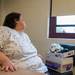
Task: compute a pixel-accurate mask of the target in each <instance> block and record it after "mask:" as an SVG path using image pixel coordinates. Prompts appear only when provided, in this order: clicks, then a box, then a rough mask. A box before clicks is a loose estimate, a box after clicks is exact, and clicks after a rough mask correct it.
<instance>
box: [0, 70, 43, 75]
mask: <svg viewBox="0 0 75 75" xmlns="http://www.w3.org/2000/svg"><path fill="white" fill-rule="evenodd" d="M0 75H44V74H41V73H37V72H32V71H28V70H24V69H18V70H17V71H15V72H4V71H0Z"/></svg>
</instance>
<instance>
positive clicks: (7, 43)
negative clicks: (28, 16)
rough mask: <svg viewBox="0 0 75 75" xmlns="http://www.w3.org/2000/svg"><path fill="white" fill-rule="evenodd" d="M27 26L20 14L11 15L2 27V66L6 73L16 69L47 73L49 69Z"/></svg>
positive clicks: (0, 38)
mask: <svg viewBox="0 0 75 75" xmlns="http://www.w3.org/2000/svg"><path fill="white" fill-rule="evenodd" d="M25 27H26V24H25V22H24V20H23V17H22V15H21V14H20V13H17V12H12V13H9V14H8V15H7V16H6V18H5V21H4V24H3V26H1V27H0V64H1V69H2V70H4V71H9V70H10V71H15V70H16V67H19V68H23V69H28V70H32V71H37V72H40V73H47V71H48V69H47V67H46V66H45V64H44V63H43V62H42V60H41V58H40V57H39V56H38V54H37V49H36V48H35V47H34V45H33V44H32V42H31V40H30V39H29V37H28V35H27V34H26V33H24V28H25Z"/></svg>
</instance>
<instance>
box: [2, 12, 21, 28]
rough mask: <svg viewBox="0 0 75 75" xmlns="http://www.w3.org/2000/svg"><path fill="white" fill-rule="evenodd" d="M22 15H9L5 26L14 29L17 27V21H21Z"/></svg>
mask: <svg viewBox="0 0 75 75" xmlns="http://www.w3.org/2000/svg"><path fill="white" fill-rule="evenodd" d="M20 16H21V14H20V13H17V12H12V13H9V14H8V15H7V16H6V17H5V20H4V23H3V26H7V27H9V28H12V29H14V28H15V27H16V21H19V19H20Z"/></svg>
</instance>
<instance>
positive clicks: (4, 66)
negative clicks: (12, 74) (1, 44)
mask: <svg viewBox="0 0 75 75" xmlns="http://www.w3.org/2000/svg"><path fill="white" fill-rule="evenodd" d="M0 64H1V70H4V71H9V70H10V71H15V70H16V69H15V66H14V64H13V63H12V62H11V61H10V59H9V58H8V57H7V56H6V55H5V54H4V53H3V52H1V51H0Z"/></svg>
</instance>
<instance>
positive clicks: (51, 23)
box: [49, 16, 75, 39]
mask: <svg viewBox="0 0 75 75" xmlns="http://www.w3.org/2000/svg"><path fill="white" fill-rule="evenodd" d="M49 38H70V39H74V38H75V33H56V16H51V17H50V21H49Z"/></svg>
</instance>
